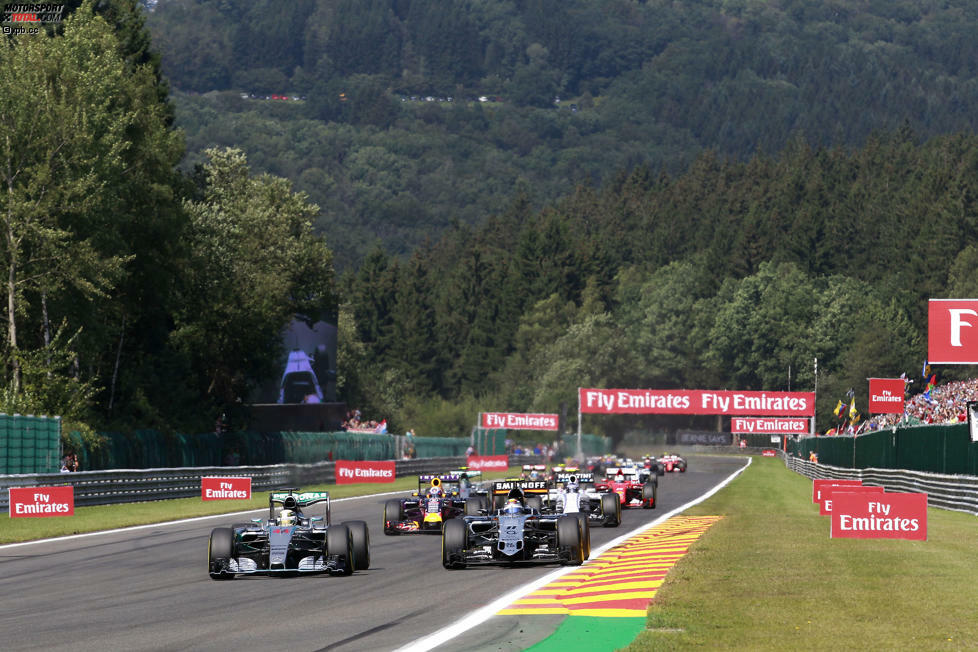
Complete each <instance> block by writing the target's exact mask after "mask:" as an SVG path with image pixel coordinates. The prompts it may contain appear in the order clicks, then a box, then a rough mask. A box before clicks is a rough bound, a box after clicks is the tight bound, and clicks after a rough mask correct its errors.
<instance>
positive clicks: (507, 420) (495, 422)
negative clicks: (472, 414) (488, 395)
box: [482, 412, 560, 430]
mask: <svg viewBox="0 0 978 652" xmlns="http://www.w3.org/2000/svg"><path fill="white" fill-rule="evenodd" d="M559 421H560V417H559V416H558V415H556V414H518V413H511V412H483V413H482V427H483V428H507V429H509V430H557V429H558V425H557V424H558V423H559Z"/></svg>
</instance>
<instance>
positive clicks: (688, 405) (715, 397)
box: [578, 388, 815, 417]
mask: <svg viewBox="0 0 978 652" xmlns="http://www.w3.org/2000/svg"><path fill="white" fill-rule="evenodd" d="M578 401H579V404H580V410H581V412H582V413H584V414H730V415H738V416H741V415H742V416H762V417H767V416H792V417H810V416H813V415H814V414H815V393H814V392H735V391H727V390H721V391H712V390H700V389H585V388H581V389H580V390H579V394H578Z"/></svg>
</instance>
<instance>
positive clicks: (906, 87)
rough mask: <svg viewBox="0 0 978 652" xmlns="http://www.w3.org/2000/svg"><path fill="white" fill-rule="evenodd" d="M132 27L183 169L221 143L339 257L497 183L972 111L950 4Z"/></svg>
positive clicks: (964, 33)
mask: <svg viewBox="0 0 978 652" xmlns="http://www.w3.org/2000/svg"><path fill="white" fill-rule="evenodd" d="M148 25H149V27H150V29H151V31H152V33H153V38H154V44H155V45H156V46H157V47H158V48H159V49H160V50H161V52H162V54H163V70H164V71H165V73H166V75H167V77H168V79H169V80H170V83H171V84H172V87H173V89H174V91H175V93H174V98H175V105H176V107H177V115H178V124H179V125H180V126H181V127H182V128H183V129H185V130H186V133H187V142H188V160H187V165H190V164H192V163H193V162H196V161H198V160H199V157H200V152H201V151H203V149H205V148H206V147H210V146H214V145H227V146H231V145H233V146H239V147H241V148H242V149H243V150H244V151H245V152H246V153H247V154H248V156H249V159H250V160H251V161H252V163H253V164H254V165H255V166H256V167H257V169H259V170H262V171H268V172H271V173H273V174H277V175H280V176H284V177H287V178H289V179H291V180H292V181H293V182H294V183H295V184H296V187H297V189H299V190H302V191H304V192H307V193H308V194H309V195H310V197H311V198H312V199H313V200H314V201H315V202H316V203H317V204H318V205H319V206H320V214H319V216H318V220H317V226H318V228H319V229H320V230H321V232H323V233H324V234H325V235H326V237H327V238H328V240H329V242H330V243H331V245H332V246H333V248H334V249H335V252H336V257H337V261H338V264H339V265H341V266H342V267H349V266H351V265H356V264H357V263H358V262H359V261H360V260H362V258H363V256H364V255H366V253H367V252H368V251H369V250H370V249H371V248H372V247H373V245H374V243H375V242H376V241H377V240H379V241H380V242H381V243H382V244H383V245H384V247H385V248H386V249H388V250H389V251H391V252H393V253H397V254H400V255H405V254H407V253H408V252H410V251H412V250H413V249H414V248H415V247H416V246H418V245H420V244H421V243H423V242H424V240H425V239H426V238H427V237H435V236H436V235H437V234H439V233H441V232H442V231H444V230H445V229H446V228H449V227H450V226H451V225H452V224H453V223H454V222H456V221H458V222H461V223H464V224H478V223H480V222H482V221H483V220H484V219H485V218H486V217H487V216H489V215H492V214H499V213H501V212H502V211H504V210H505V206H506V205H507V204H508V202H509V200H510V198H511V197H512V195H513V193H514V190H516V191H519V192H522V193H524V194H525V196H526V197H527V198H528V200H529V201H530V202H531V204H532V205H533V206H534V207H536V208H541V207H543V206H545V205H546V204H547V203H549V202H550V201H552V200H555V199H557V198H559V197H562V196H565V195H566V194H568V192H569V191H570V189H572V188H573V187H574V185H576V184H578V183H585V182H591V183H593V184H596V185H601V184H603V183H604V182H605V181H607V180H609V179H612V178H613V177H614V176H615V175H616V174H618V173H620V172H622V171H630V170H632V169H633V168H634V167H635V166H637V165H647V166H648V167H649V168H650V169H651V170H653V172H654V173H658V172H659V171H660V170H665V171H667V172H669V173H672V174H676V173H680V172H682V171H684V170H685V169H686V168H687V167H688V166H689V164H690V163H691V162H692V161H693V160H694V159H695V158H696V157H697V156H698V155H699V153H700V152H701V151H703V150H704V149H712V150H715V151H716V152H717V154H718V156H719V157H720V158H721V159H723V158H727V157H730V158H733V159H735V160H738V161H745V160H747V159H749V158H750V157H751V156H752V155H753V154H755V153H766V154H768V155H774V154H776V153H778V152H780V151H781V150H782V149H783V148H784V147H786V146H787V145H788V143H790V142H791V140H792V139H793V138H794V137H797V136H800V137H801V138H803V139H804V140H806V141H807V142H808V143H810V144H811V145H812V146H850V147H858V146H862V144H863V143H864V142H865V141H866V139H867V138H868V137H869V136H870V135H871V134H872V133H873V132H874V131H886V132H892V131H895V130H897V129H899V128H901V127H902V126H903V125H907V126H909V127H910V128H911V129H912V130H913V131H914V132H915V133H916V134H917V135H918V136H919V137H920V138H924V139H926V138H929V137H931V136H934V135H939V134H943V133H955V132H959V131H963V130H967V131H971V130H973V128H974V125H975V119H976V118H975V116H978V79H976V66H978V63H976V62H978V51H976V49H978V45H976V41H975V39H974V38H973V35H974V34H975V33H976V32H978V7H976V5H975V4H974V3H971V2H967V1H966V0H952V1H951V2H924V3H921V2H828V1H825V0H815V1H812V0H789V1H786V2H778V3H771V2H768V1H766V0H744V1H742V2H733V3H731V2H720V1H719V0H697V1H694V2H682V3H673V2H661V1H656V0H653V1H648V2H640V1H638V0H453V1H452V2H444V1H442V0H330V1H327V0H299V1H296V2H289V3H281V2H275V1H272V0H237V1H235V0H220V1H218V0H162V1H161V2H159V3H158V4H157V5H156V9H155V11H153V12H152V13H151V14H150V15H149V17H148ZM241 93H245V94H246V95H248V97H247V99H243V98H242V97H241ZM251 95H254V96H255V97H254V98H252V97H251ZM275 95H279V96H281V95H284V96H287V97H290V98H291V97H296V98H300V99H299V100H297V101H293V100H271V99H269V100H265V99H264V98H265V97H273V96H275ZM558 97H559V98H560V102H559V103H557V102H556V101H555V100H556V98H558ZM259 98H260V99H259ZM301 98H305V99H301ZM479 98H484V99H486V100H488V101H485V102H480V101H479ZM496 100H498V101H496ZM572 106H573V107H574V108H572Z"/></svg>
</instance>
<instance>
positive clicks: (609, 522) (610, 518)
mask: <svg viewBox="0 0 978 652" xmlns="http://www.w3.org/2000/svg"><path fill="white" fill-rule="evenodd" d="M601 513H602V514H603V515H604V526H605V527H618V526H619V525H621V500H619V499H618V494H601Z"/></svg>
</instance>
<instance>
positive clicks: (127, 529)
mask: <svg viewBox="0 0 978 652" xmlns="http://www.w3.org/2000/svg"><path fill="white" fill-rule="evenodd" d="M405 491H411V489H405V490H402V491H388V492H386V493H382V494H366V495H363V496H349V497H347V498H332V499H330V501H329V502H330V503H342V502H345V501H347V500H360V499H362V498H377V497H378V496H395V495H397V494H402V493H404V492H405ZM267 510H268V508H267V507H259V508H257V509H249V510H246V511H243V512H228V513H224V514H211V515H210V516H195V517H193V518H184V519H180V520H179V521H164V522H162V523H147V524H146V525H130V526H128V527H121V528H116V529H114V530H99V531H98V532H83V533H82V534H69V535H66V536H63V537H53V538H51V539H37V540H35V541H21V542H20V543H7V544H3V545H0V550H6V549H7V548H16V547H18V546H32V545H34V544H37V543H49V542H52V541H68V540H70V539H82V538H85V537H97V536H100V535H102V534H115V533H116V532H131V531H133V530H145V529H147V528H153V527H166V526H167V525H181V524H183V523H194V522H196V521H206V520H207V519H211V518H227V517H229V516H240V515H242V514H254V513H255V512H264V511H267Z"/></svg>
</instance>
